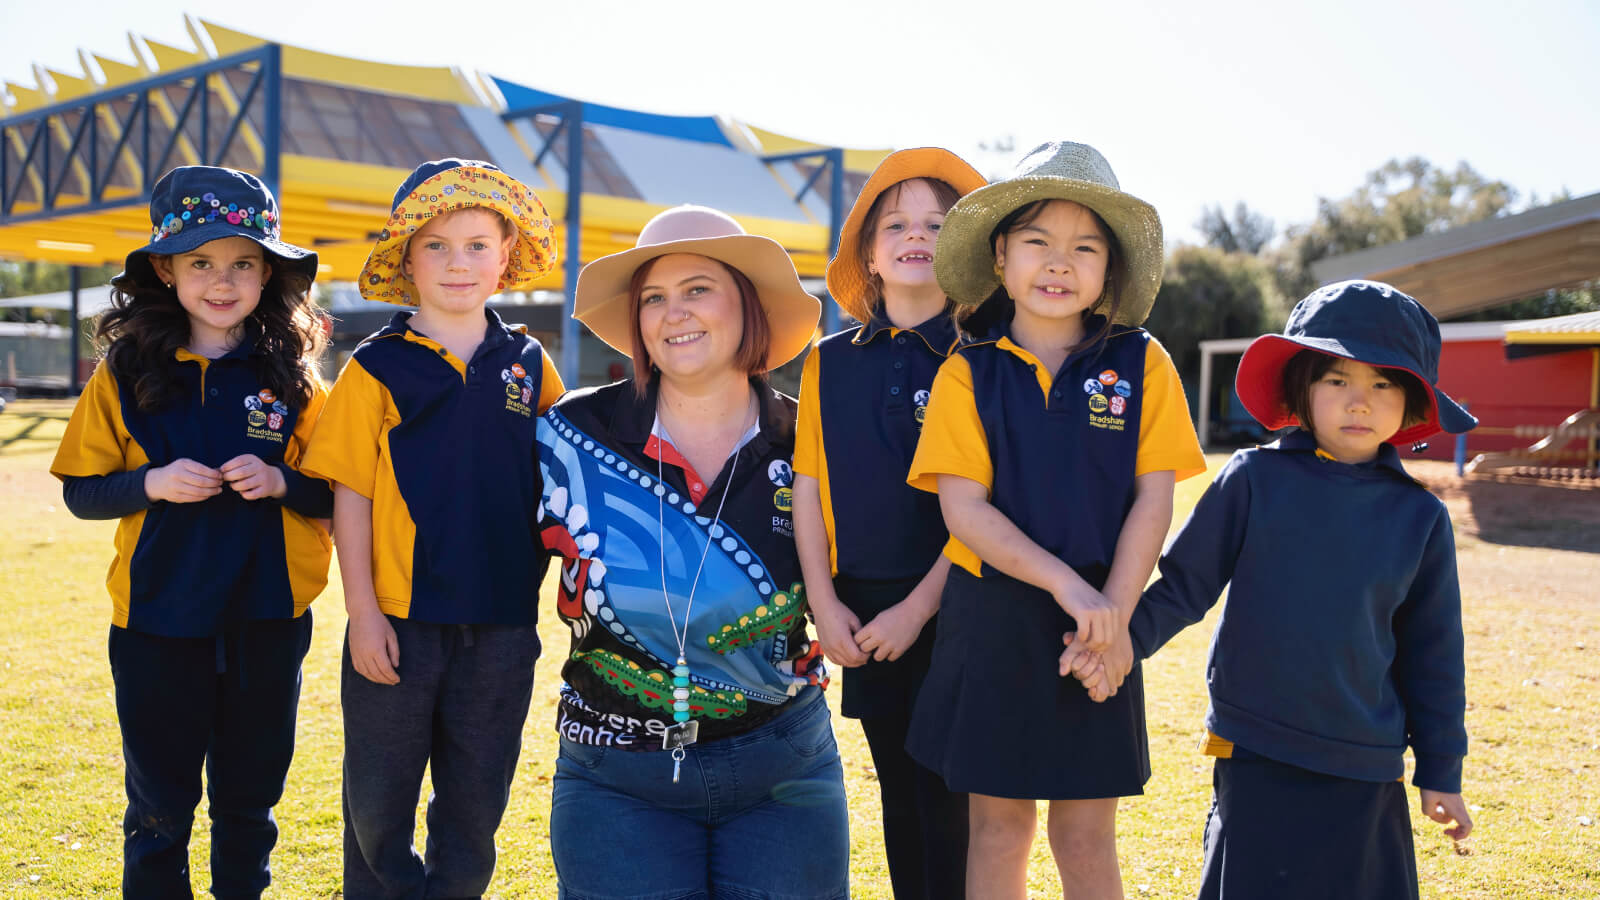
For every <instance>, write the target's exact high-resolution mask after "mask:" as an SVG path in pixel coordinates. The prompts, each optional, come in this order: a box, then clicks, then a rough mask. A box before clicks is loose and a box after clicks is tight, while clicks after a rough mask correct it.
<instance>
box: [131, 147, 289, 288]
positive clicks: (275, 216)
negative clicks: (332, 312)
mask: <svg viewBox="0 0 1600 900" xmlns="http://www.w3.org/2000/svg"><path fill="white" fill-rule="evenodd" d="M150 227H151V233H150V243H148V244H145V245H144V246H143V247H140V248H139V249H137V250H135V251H133V252H132V253H129V254H128V258H127V260H126V261H124V262H123V265H122V270H123V273H124V274H125V275H131V276H133V278H134V279H135V280H137V281H138V282H139V283H141V284H150V285H155V284H159V283H160V279H159V278H157V277H156V272H155V269H154V268H153V267H152V266H151V265H150V255H151V254H152V253H154V254H160V255H162V256H176V255H177V254H179V253H188V252H189V251H191V250H194V249H196V248H197V247H199V246H201V245H202V244H209V243H211V242H212V241H215V240H221V239H222V238H228V237H242V238H248V239H249V240H252V241H255V242H256V243H257V244H260V245H261V249H262V250H265V251H266V252H267V253H269V254H271V255H272V256H273V257H275V258H273V259H269V260H267V262H268V263H270V264H272V265H274V266H287V267H288V268H289V269H291V270H295V271H299V272H301V273H303V274H304V275H305V276H306V277H307V278H312V279H314V278H316V277H317V254H316V253H315V252H313V251H311V250H307V249H305V248H303V247H296V246H295V245H293V244H288V243H285V242H284V241H283V239H282V238H281V237H280V236H279V235H281V234H282V232H283V221H282V217H281V214H280V213H279V211H278V200H277V198H276V197H274V196H272V192H271V191H269V190H267V186H266V185H264V184H262V183H261V179H259V178H257V177H256V176H254V175H251V174H250V173H249V172H240V171H239V170H237V169H225V168H222V167H220V166H179V167H178V168H176V169H173V170H172V171H170V172H168V173H167V174H165V175H163V176H161V180H160V181H157V182H156V186H155V188H153V189H152V190H151V191H150Z"/></svg>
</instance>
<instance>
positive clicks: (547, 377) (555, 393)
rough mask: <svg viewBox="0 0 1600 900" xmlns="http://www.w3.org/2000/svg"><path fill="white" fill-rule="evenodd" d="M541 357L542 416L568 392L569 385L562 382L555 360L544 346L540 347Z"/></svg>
mask: <svg viewBox="0 0 1600 900" xmlns="http://www.w3.org/2000/svg"><path fill="white" fill-rule="evenodd" d="M539 357H540V358H541V359H543V360H544V374H543V375H540V376H539V415H541V416H542V415H544V414H545V411H546V410H548V409H549V408H550V407H551V406H553V405H555V402H556V401H557V400H560V399H561V395H562V394H565V393H566V392H567V386H566V385H565V384H563V383H562V382H561V373H560V372H558V371H556V364H555V361H554V360H552V359H550V354H549V352H548V351H546V350H545V349H544V348H543V347H540V348H539Z"/></svg>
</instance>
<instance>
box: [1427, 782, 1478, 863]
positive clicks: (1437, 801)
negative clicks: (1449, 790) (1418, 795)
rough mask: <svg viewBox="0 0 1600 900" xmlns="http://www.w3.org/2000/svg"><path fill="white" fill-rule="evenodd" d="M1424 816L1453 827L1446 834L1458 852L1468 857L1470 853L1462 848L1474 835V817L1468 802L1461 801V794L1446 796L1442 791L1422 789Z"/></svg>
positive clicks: (1445, 831) (1446, 830)
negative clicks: (1470, 812) (1468, 838)
mask: <svg viewBox="0 0 1600 900" xmlns="http://www.w3.org/2000/svg"><path fill="white" fill-rule="evenodd" d="M1422 814H1423V815H1425V816H1427V817H1428V818H1430V819H1432V820H1434V821H1435V822H1438V823H1439V824H1440V825H1451V823H1454V825H1452V827H1450V828H1446V829H1445V830H1444V833H1445V834H1446V835H1448V836H1449V837H1450V839H1451V840H1453V841H1455V842H1456V852H1457V853H1459V854H1462V855H1466V854H1467V853H1468V852H1469V851H1468V850H1467V849H1466V848H1465V847H1463V846H1461V842H1462V841H1464V840H1466V839H1467V835H1469V834H1471V833H1472V816H1471V815H1469V814H1468V813H1467V801H1465V800H1463V799H1461V795H1460V794H1446V793H1444V792H1442V791H1430V790H1428V789H1427V788H1422Z"/></svg>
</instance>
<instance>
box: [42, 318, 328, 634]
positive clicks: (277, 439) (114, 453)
mask: <svg viewBox="0 0 1600 900" xmlns="http://www.w3.org/2000/svg"><path fill="white" fill-rule="evenodd" d="M254 348H255V343H254V341H247V342H244V343H241V344H240V346H239V347H237V348H235V349H234V350H233V351H231V352H229V353H227V354H226V355H224V356H222V357H219V358H218V359H214V360H212V359H207V358H205V357H203V356H198V355H196V354H194V353H190V352H189V351H187V350H184V349H181V348H180V349H179V350H178V351H177V352H176V354H174V358H173V361H172V368H173V372H174V374H175V375H176V377H177V378H178V380H179V381H180V383H181V384H182V387H183V390H182V394H181V395H180V396H181V398H182V399H181V400H180V401H179V402H176V403H173V404H170V405H169V406H168V407H167V408H165V409H162V410H160V411H157V412H145V411H143V410H141V409H139V405H138V402H137V400H136V399H135V397H136V395H135V394H134V390H133V385H132V383H131V382H129V381H126V380H124V379H121V378H118V377H117V376H116V375H115V374H114V373H113V372H112V371H111V366H110V365H109V364H107V363H104V362H102V363H101V364H100V366H99V367H97V368H96V369H95V371H94V375H92V376H91V377H90V378H89V383H88V384H87V385H85V386H84V390H83V394H82V396H80V397H79V398H78V405H77V406H76V407H75V408H74V409H73V411H72V418H71V420H69V421H68V423H67V430H66V434H65V435H64V436H63V437H62V439H61V445H60V447H59V448H58V449H57V450H56V456H55V460H54V461H53V462H52V463H51V464H50V471H51V473H52V474H54V475H55V476H56V477H58V478H61V479H63V480H68V479H73V478H85V477H92V476H107V475H113V474H115V473H120V472H131V471H133V470H136V469H138V468H139V467H140V466H144V465H149V466H150V467H152V468H159V467H161V466H165V465H167V464H168V463H171V462H174V461H176V460H179V459H184V458H187V459H192V460H194V461H196V462H198V463H201V464H202V465H206V466H210V467H211V468H219V467H221V465H222V464H223V463H225V462H227V461H228V460H230V459H233V458H234V457H236V456H241V455H244V454H254V455H255V456H258V457H260V458H261V460H262V461H263V462H265V463H267V464H269V465H276V466H280V467H283V468H285V470H286V471H285V479H286V480H287V481H289V483H290V491H289V494H288V495H287V496H285V497H284V498H283V500H282V501H279V500H246V499H244V498H243V497H240V496H239V494H238V493H237V492H235V491H233V490H232V489H231V488H229V487H227V486H226V485H224V486H223V489H222V493H220V494H218V495H216V496H215V497H211V498H209V499H207V500H203V501H200V502H198V503H168V502H164V501H163V502H156V503H151V504H150V505H149V506H148V508H146V509H142V510H139V511H138V512H134V513H132V514H130V515H126V516H123V517H122V518H121V519H120V521H119V522H118V524H117V531H116V536H115V538H114V539H113V540H114V544H115V546H116V557H115V558H114V559H113V560H112V561H111V569H110V571H109V572H108V573H107V574H106V589H107V590H108V591H109V592H110V594H111V621H112V623H113V624H115V625H117V626H119V627H123V628H129V629H132V630H134V631H141V632H146V633H149V634H159V635H165V636H169V637H211V636H214V635H216V634H219V633H220V632H221V631H222V630H224V628H225V627H227V626H228V625H229V624H230V623H232V622H238V621H243V620H250V619H287V618H292V617H295V616H299V615H300V614H301V613H303V612H305V610H306V607H307V606H309V605H310V604H311V601H312V600H313V599H315V598H316V596H317V595H318V594H320V593H322V589H323V587H324V586H326V585H327V582H328V562H329V559H330V558H331V557H332V551H333V544H332V541H331V540H330V539H329V537H328V533H327V531H326V530H325V528H324V526H323V525H321V524H318V523H317V522H314V521H312V519H311V518H308V516H326V515H327V514H328V512H329V511H330V510H331V495H330V494H329V489H328V487H327V485H326V484H324V483H321V482H315V483H314V484H311V485H309V488H308V487H307V486H306V485H299V486H297V485H296V481H297V480H299V479H300V477H301V476H300V475H299V473H298V472H297V471H296V470H298V469H299V468H300V467H301V463H302V460H303V457H304V454H305V448H306V446H307V443H308V442H309V441H310V439H311V434H312V430H313V429H314V428H315V427H316V424H317V421H318V417H319V414H320V413H321V411H322V407H323V401H324V400H325V399H326V395H327V388H325V387H324V386H323V385H322V384H321V383H320V382H317V383H315V384H314V386H313V393H312V397H311V401H310V402H309V403H308V404H306V406H305V407H304V408H300V407H298V406H296V405H293V404H290V403H288V402H287V401H285V400H283V399H281V398H279V397H277V396H275V395H274V394H273V392H272V390H271V389H269V388H266V387H263V386H262V384H261V382H260V380H259V379H258V378H257V376H256V367H255V364H254V362H253V361H252V360H251V358H250V357H251V354H252V352H253V350H254ZM308 481H309V480H308ZM291 502H300V503H302V504H304V506H303V508H302V509H294V508H291V506H290V505H289V504H290V503H291Z"/></svg>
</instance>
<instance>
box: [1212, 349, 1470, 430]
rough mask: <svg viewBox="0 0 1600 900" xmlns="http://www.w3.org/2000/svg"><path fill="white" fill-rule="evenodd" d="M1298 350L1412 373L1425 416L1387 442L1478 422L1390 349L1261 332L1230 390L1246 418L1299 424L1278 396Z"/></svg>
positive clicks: (1271, 424) (1272, 424) (1274, 426)
mask: <svg viewBox="0 0 1600 900" xmlns="http://www.w3.org/2000/svg"><path fill="white" fill-rule="evenodd" d="M1302 350H1315V351H1317V352H1318V353H1324V354H1327V355H1328V356H1337V357H1339V358H1341V359H1348V360H1352V361H1354V362H1359V363H1365V364H1367V365H1369V366H1372V367H1373V368H1379V369H1403V370H1404V371H1407V372H1410V373H1411V374H1412V375H1414V376H1416V379H1417V381H1419V382H1421V384H1422V386H1423V387H1424V388H1426V389H1427V392H1428V416H1427V419H1426V420H1425V421H1422V422H1419V423H1417V424H1415V425H1410V426H1408V427H1405V428H1402V429H1400V430H1399V431H1398V432H1396V433H1395V435H1394V436H1393V437H1391V438H1389V443H1391V444H1399V445H1404V444H1409V443H1412V442H1413V441H1419V440H1422V439H1423V438H1426V437H1428V436H1430V435H1433V434H1436V433H1438V432H1439V431H1446V432H1449V433H1451V434H1460V433H1462V432H1464V431H1470V430H1472V428H1474V427H1475V426H1476V425H1477V424H1478V420H1477V418H1475V417H1474V416H1473V415H1472V414H1471V413H1469V412H1467V411H1466V410H1464V409H1462V408H1461V406H1460V404H1458V403H1456V402H1455V401H1454V400H1452V399H1451V398H1450V395H1448V394H1446V393H1445V392H1444V391H1442V390H1440V389H1439V388H1436V387H1434V386H1433V385H1432V384H1429V383H1428V379H1426V378H1424V377H1423V376H1422V375H1421V374H1420V373H1419V372H1417V371H1416V370H1415V369H1413V368H1412V367H1411V366H1410V365H1408V364H1407V363H1408V360H1405V359H1404V358H1402V357H1400V355H1399V354H1397V353H1395V352H1392V351H1385V350H1383V349H1382V348H1377V347H1364V346H1353V345H1350V344H1348V343H1347V342H1343V341H1339V340H1338V339H1336V338H1314V337H1286V336H1284V335H1281V334H1267V335H1262V336H1261V337H1258V338H1256V339H1255V340H1254V341H1251V342H1250V346H1249V347H1248V348H1247V349H1246V350H1245V351H1244V356H1243V357H1242V358H1241V359H1240V360H1239V371H1238V374H1237V375H1236V376H1235V377H1234V391H1235V392H1236V393H1238V395H1239V402H1240V403H1242V404H1244V408H1245V410H1246V411H1247V412H1249V413H1250V415H1251V417H1252V418H1254V419H1255V420H1256V421H1257V422H1260V423H1261V427H1263V428H1265V429H1267V430H1268V431H1277V430H1279V429H1283V428H1288V427H1290V426H1295V425H1302V424H1303V423H1302V422H1301V421H1300V420H1299V419H1298V418H1297V417H1296V416H1295V415H1294V414H1293V413H1291V412H1290V411H1289V404H1288V402H1287V400H1286V398H1285V397H1284V395H1283V368H1284V366H1286V365H1288V363H1289V360H1290V359H1292V358H1294V356H1295V355H1296V354H1298V353H1300V351H1302Z"/></svg>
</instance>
